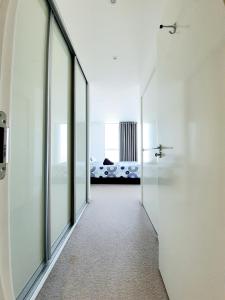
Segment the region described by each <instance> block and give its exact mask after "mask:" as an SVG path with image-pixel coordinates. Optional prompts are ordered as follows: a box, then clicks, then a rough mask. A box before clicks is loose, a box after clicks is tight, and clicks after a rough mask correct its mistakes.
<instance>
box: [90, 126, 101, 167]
mask: <svg viewBox="0 0 225 300" xmlns="http://www.w3.org/2000/svg"><path fill="white" fill-rule="evenodd" d="M90 138H91V145H90V149H91V151H90V155H91V156H92V157H94V158H95V159H96V160H97V161H99V162H102V161H103V160H104V157H105V124H104V123H103V122H92V123H91V128H90Z"/></svg>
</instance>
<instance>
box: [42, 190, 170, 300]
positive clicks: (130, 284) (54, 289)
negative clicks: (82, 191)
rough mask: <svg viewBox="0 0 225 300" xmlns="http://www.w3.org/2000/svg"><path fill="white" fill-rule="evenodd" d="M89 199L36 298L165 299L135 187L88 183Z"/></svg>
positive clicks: (154, 244) (154, 245)
mask: <svg viewBox="0 0 225 300" xmlns="http://www.w3.org/2000/svg"><path fill="white" fill-rule="evenodd" d="M91 192H92V194H91V195H92V201H91V204H90V205H89V206H88V208H87V209H86V211H85V213H84V214H83V216H82V218H81V220H80V222H79V224H78V225H77V227H76V228H75V231H74V233H73V234H72V236H71V238H70V240H69V242H68V243H67V245H66V247H65V249H64V250H63V252H62V254H61V256H60V258H59V260H58V261H57V263H56V265H55V267H54V268H53V270H52V272H51V274H50V275H49V277H48V279H47V281H46V283H45V285H44V286H43V288H42V290H41V292H40V294H39V296H38V297H37V299H38V300H51V299H54V300H59V299H60V300H61V299H62V300H72V299H74V300H139V299H140V300H167V299H168V297H167V295H166V291H165V288H164V285H163V282H162V279H161V276H160V273H159V271H158V241H157V237H156V234H155V232H154V230H153V228H152V225H151V223H150V221H149V219H148V217H147V215H146V213H145V211H144V209H143V207H142V206H141V205H140V186H116V185H114V186H107V185H101V186H98V185H97V186H92V189H91Z"/></svg>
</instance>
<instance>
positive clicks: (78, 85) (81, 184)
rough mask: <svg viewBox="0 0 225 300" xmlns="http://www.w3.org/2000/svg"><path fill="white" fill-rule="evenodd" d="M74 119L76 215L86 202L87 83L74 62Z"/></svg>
mask: <svg viewBox="0 0 225 300" xmlns="http://www.w3.org/2000/svg"><path fill="white" fill-rule="evenodd" d="M75 103H76V104H75V115H76V117H75V119H76V134H75V136H76V151H75V152H76V191H75V192H76V216H79V215H80V213H81V211H82V209H83V207H84V206H85V204H86V202H87V83H86V79H85V77H84V75H83V73H82V71H81V68H80V66H79V64H78V62H76V64H75Z"/></svg>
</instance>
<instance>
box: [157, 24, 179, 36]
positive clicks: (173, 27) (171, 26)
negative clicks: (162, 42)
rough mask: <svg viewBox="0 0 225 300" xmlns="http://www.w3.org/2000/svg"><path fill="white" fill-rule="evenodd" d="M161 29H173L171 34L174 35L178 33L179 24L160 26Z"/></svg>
mask: <svg viewBox="0 0 225 300" xmlns="http://www.w3.org/2000/svg"><path fill="white" fill-rule="evenodd" d="M159 28H160V29H163V28H172V30H170V31H169V33H170V34H174V33H176V31H177V23H174V24H173V25H162V24H161V25H160V26H159Z"/></svg>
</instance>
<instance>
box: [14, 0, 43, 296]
mask: <svg viewBox="0 0 225 300" xmlns="http://www.w3.org/2000/svg"><path fill="white" fill-rule="evenodd" d="M48 18H49V14H48V8H47V5H46V4H45V1H42V0H37V1H30V0H21V1H19V5H18V10H17V22H16V30H15V44H14V47H15V48H14V66H13V78H12V102H11V108H10V120H11V122H10V149H11V150H10V160H9V161H10V164H9V199H10V220H11V255H12V275H13V283H14V291H15V295H16V296H18V295H19V294H20V293H21V291H22V290H23V288H24V287H25V285H26V284H27V283H28V281H29V280H30V278H31V277H32V276H33V275H34V274H37V273H38V271H40V268H41V266H42V263H43V260H44V193H43V177H44V176H43V173H44V172H43V169H44V107H45V87H46V85H45V79H46V51H47V49H46V48H47V28H48Z"/></svg>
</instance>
